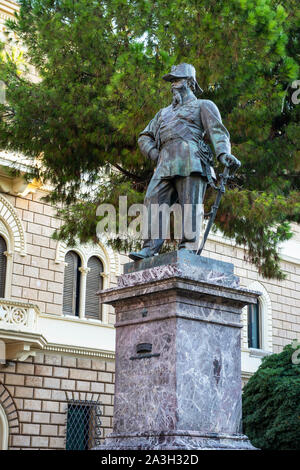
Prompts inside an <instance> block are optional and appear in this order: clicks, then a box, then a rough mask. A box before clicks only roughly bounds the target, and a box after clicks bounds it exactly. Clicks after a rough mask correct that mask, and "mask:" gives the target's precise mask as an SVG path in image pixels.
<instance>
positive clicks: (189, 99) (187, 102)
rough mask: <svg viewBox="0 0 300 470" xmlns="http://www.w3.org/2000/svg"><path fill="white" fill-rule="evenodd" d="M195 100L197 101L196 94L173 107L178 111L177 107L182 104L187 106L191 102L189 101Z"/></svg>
mask: <svg viewBox="0 0 300 470" xmlns="http://www.w3.org/2000/svg"><path fill="white" fill-rule="evenodd" d="M195 101H197V98H196V96H192V97H191V98H188V99H187V100H186V101H183V103H182V104H180V103H177V105H176V106H175V107H173V106H172V107H173V109H174V110H175V111H176V110H177V109H179V108H181V107H182V106H185V105H186V104H189V103H191V102H195Z"/></svg>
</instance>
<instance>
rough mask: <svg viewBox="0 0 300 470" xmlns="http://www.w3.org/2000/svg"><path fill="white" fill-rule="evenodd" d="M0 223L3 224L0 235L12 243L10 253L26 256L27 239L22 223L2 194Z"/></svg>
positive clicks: (0, 198)
mask: <svg viewBox="0 0 300 470" xmlns="http://www.w3.org/2000/svg"><path fill="white" fill-rule="evenodd" d="M0 221H1V222H2V224H1V226H0V233H1V234H3V235H4V237H5V238H6V240H7V241H9V242H10V243H9V245H10V246H9V247H8V249H9V251H13V252H17V253H20V255H21V256H25V255H26V238H25V231H24V228H23V225H22V222H21V220H20V218H19V216H18V214H17V212H16V211H15V209H14V207H13V206H12V205H11V203H10V202H9V201H8V200H7V199H6V198H5V197H4V196H3V195H2V194H0ZM3 225H4V227H5V228H4V229H3ZM1 229H2V230H1Z"/></svg>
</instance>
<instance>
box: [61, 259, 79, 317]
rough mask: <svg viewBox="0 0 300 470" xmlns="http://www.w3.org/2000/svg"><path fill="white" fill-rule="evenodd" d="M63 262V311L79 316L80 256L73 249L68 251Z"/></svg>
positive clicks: (65, 313) (66, 313)
mask: <svg viewBox="0 0 300 470" xmlns="http://www.w3.org/2000/svg"><path fill="white" fill-rule="evenodd" d="M65 263H66V266H65V276H64V294H63V313H64V315H74V316H79V296H80V274H81V273H80V270H79V268H80V266H81V260H80V256H79V255H78V254H77V253H75V251H68V253H67V254H66V256H65Z"/></svg>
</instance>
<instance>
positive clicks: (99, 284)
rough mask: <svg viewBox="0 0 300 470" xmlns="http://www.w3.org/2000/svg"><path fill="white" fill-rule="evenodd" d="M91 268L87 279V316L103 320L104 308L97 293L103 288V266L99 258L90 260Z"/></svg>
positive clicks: (89, 265)
mask: <svg viewBox="0 0 300 470" xmlns="http://www.w3.org/2000/svg"><path fill="white" fill-rule="evenodd" d="M87 267H88V268H89V270H88V273H87V278H86V297H85V316H86V318H96V319H97V320H101V319H102V308H101V307H102V306H101V303H100V299H99V296H98V295H97V292H98V291H99V290H101V289H102V288H103V279H102V276H101V274H102V273H103V264H102V263H101V261H100V259H99V258H97V256H92V257H91V258H90V259H89V260H88V264H87Z"/></svg>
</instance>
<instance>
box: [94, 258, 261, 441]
mask: <svg viewBox="0 0 300 470" xmlns="http://www.w3.org/2000/svg"><path fill="white" fill-rule="evenodd" d="M99 295H100V299H101V300H102V302H103V303H108V304H111V305H113V306H114V307H115V309H116V315H117V322H116V385H115V404H114V428H113V433H112V434H111V435H110V436H109V437H108V438H107V439H106V441H105V444H104V445H103V446H100V447H99V449H100V448H102V449H157V450H159V449H251V448H253V447H252V446H251V444H250V442H249V441H248V439H247V437H246V436H244V435H242V434H241V420H242V404H241V351H240V348H241V327H242V325H241V310H242V308H243V307H244V306H245V305H247V304H251V303H255V302H256V300H257V297H258V296H259V293H258V292H254V291H249V290H246V289H242V288H240V287H239V282H238V278H237V277H236V276H234V273H233V265H232V264H230V263H224V262H221V261H216V260H210V259H208V258H202V257H199V256H196V255H195V254H193V253H191V252H188V251H186V250H181V251H179V252H173V253H167V254H165V255H160V256H155V257H153V258H149V259H146V260H143V261H138V262H134V263H128V264H127V265H125V274H124V275H122V276H120V278H119V284H118V287H117V288H113V289H108V290H106V291H101V292H100V293H99Z"/></svg>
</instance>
